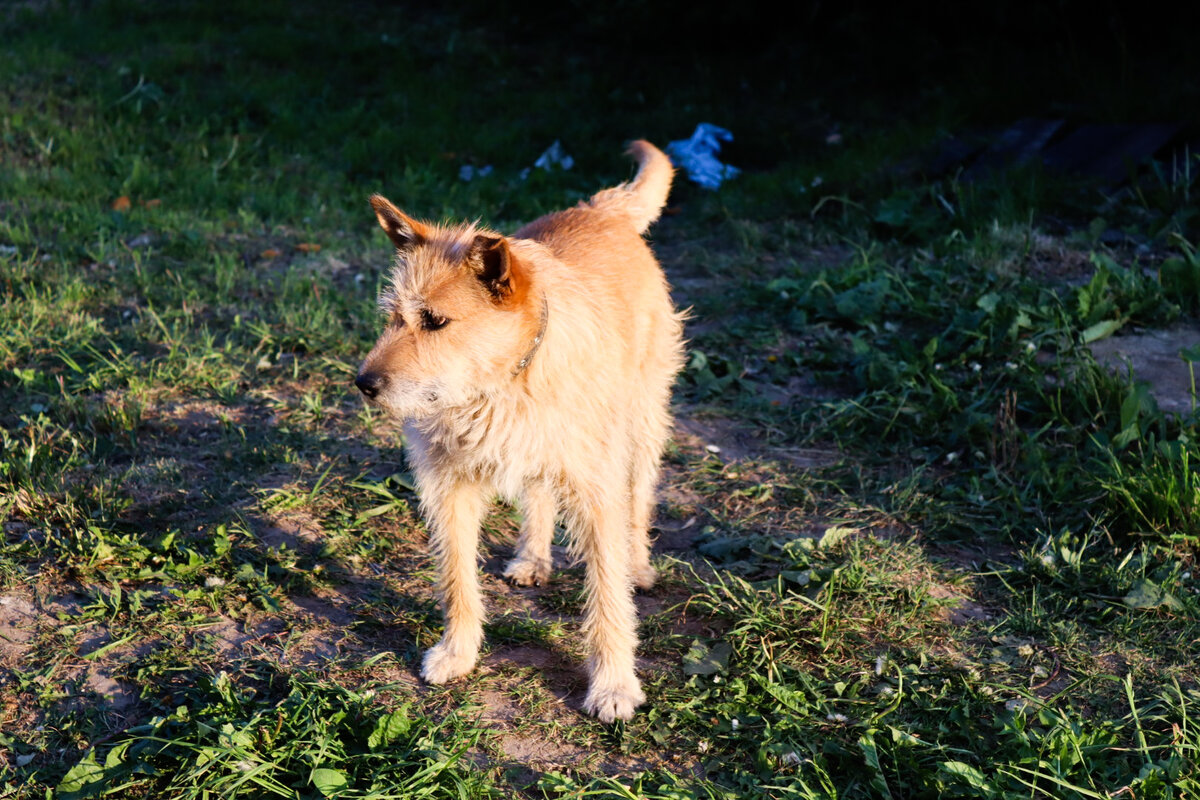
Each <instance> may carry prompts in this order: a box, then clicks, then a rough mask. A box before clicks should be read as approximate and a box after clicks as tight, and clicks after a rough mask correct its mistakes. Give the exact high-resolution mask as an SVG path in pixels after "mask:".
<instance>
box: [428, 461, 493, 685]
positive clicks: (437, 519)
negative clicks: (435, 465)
mask: <svg viewBox="0 0 1200 800" xmlns="http://www.w3.org/2000/svg"><path fill="white" fill-rule="evenodd" d="M439 488H442V489H443V490H442V491H433V492H430V493H429V494H428V495H427V496H426V497H425V498H424V500H423V503H422V505H424V506H425V510H426V519H427V520H428V522H429V545H430V549H431V550H432V551H433V556H434V560H435V561H436V562H437V570H438V595H439V597H440V598H441V601H442V614H443V617H444V619H445V630H444V631H443V633H442V640H441V641H440V642H438V643H437V644H436V645H434V646H433V647H431V648H430V649H429V650H427V651H426V653H425V660H424V662H423V663H422V665H421V677H422V678H424V679H425V680H426V681H428V682H429V683H445V682H446V681H448V680H451V679H453V678H457V677H459V676H460V675H465V674H467V673H468V672H470V671H471V668H472V667H474V666H475V661H476V659H477V658H478V657H479V646H480V645H481V644H482V643H483V617H484V612H483V597H482V595H481V594H480V590H479V570H478V563H477V555H476V553H477V550H478V545H479V523H480V520H481V519H482V517H483V509H484V496H483V491H482V488H481V487H480V486H478V485H476V484H472V483H453V484H450V485H449V486H445V487H439Z"/></svg>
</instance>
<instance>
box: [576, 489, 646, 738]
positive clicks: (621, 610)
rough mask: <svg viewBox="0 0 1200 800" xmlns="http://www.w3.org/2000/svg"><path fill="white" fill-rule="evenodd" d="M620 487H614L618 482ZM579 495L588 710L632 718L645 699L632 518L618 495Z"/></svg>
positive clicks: (602, 718)
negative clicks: (637, 667) (639, 670)
mask: <svg viewBox="0 0 1200 800" xmlns="http://www.w3.org/2000/svg"><path fill="white" fill-rule="evenodd" d="M614 489H615V487H614ZM605 494H606V495H607V496H604V497H596V496H593V497H590V498H587V499H579V500H578V503H577V507H576V508H573V509H571V511H572V512H573V516H574V517H575V520H573V521H574V522H577V523H578V524H577V525H576V526H575V530H577V531H578V534H577V536H578V541H577V542H576V549H577V550H578V552H579V553H580V555H582V556H583V557H584V559H586V561H587V578H586V589H587V597H586V600H585V602H584V622H583V634H584V640H585V642H586V644H587V650H588V673H589V676H590V680H589V681H588V692H587V697H585V698H584V701H583V709H584V711H586V712H587V713H589V714H592V715H594V716H595V717H597V718H599V719H600V721H601V722H612V721H613V720H615V719H629V718H630V717H632V716H633V710H634V709H635V708H637V707H638V706H639V705H641V704H642V703H644V702H645V701H646V696H645V694H643V693H642V687H641V685H640V684H639V683H638V679H637V674H636V673H635V672H634V654H635V651H636V650H637V608H636V606H634V604H633V586H632V585H631V580H630V575H629V517H628V511H627V506H626V504H625V503H624V502H620V501H619V500H618V497H619V496H620V494H623V492H618V491H613V492H607V493H605Z"/></svg>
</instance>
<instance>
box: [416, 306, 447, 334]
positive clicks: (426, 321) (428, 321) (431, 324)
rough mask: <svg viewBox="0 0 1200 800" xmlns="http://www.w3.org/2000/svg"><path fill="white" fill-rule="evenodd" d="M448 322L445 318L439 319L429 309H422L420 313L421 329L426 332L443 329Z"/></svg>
mask: <svg viewBox="0 0 1200 800" xmlns="http://www.w3.org/2000/svg"><path fill="white" fill-rule="evenodd" d="M449 322H450V320H448V319H446V318H445V317H440V316H438V315H437V314H435V313H433V312H432V311H430V310H429V309H424V310H423V311H422V312H421V327H422V328H424V329H425V330H427V331H436V330H438V329H439V328H444V327H446V325H447V324H448V323H449Z"/></svg>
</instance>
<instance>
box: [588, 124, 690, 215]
mask: <svg viewBox="0 0 1200 800" xmlns="http://www.w3.org/2000/svg"><path fill="white" fill-rule="evenodd" d="M626 152H628V153H629V155H631V156H633V158H634V160H635V161H637V164H638V172H637V175H635V176H634V177H633V180H632V181H629V182H628V183H622V184H620V185H619V186H614V187H613V188H611V189H605V190H604V191H602V192H599V193H597V194H596V195H595V196H594V197H593V198H592V199H591V205H592V207H594V208H606V209H613V210H615V211H623V212H624V213H625V214H626V215H628V216H629V218H630V221H632V222H633V227H634V228H636V229H637V232H638V233H645V232H646V231H647V230H648V229H649V228H650V226H651V225H652V224H653V223H654V221H655V220H656V219H658V216H659V214H661V213H662V208H663V206H664V205H666V203H667V194H668V193H669V192H670V191H671V177H672V176H673V175H674V174H675V168H674V167H672V166H671V159H669V158H667V156H666V154H665V153H663V151H661V150H659V149H658V148H657V147H655V146H654V145H652V144H650V143H649V142H647V141H646V140H645V139H638V140H636V141H633V142H630V144H629V149H628V150H627V151H626Z"/></svg>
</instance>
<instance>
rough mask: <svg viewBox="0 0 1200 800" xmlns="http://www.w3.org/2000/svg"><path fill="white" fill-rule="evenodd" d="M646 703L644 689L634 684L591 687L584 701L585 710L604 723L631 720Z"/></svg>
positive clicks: (633, 682)
mask: <svg viewBox="0 0 1200 800" xmlns="http://www.w3.org/2000/svg"><path fill="white" fill-rule="evenodd" d="M644 702H646V695H645V694H644V693H643V692H642V687H641V686H639V685H638V682H637V679H636V678H634V679H633V681H632V683H628V684H621V685H616V686H591V687H589V688H588V693H587V697H586V698H584V701H583V710H584V711H586V712H587V713H589V714H591V715H592V716H593V717H595V718H596V719H598V720H600V721H601V722H604V723H609V722H613V721H615V720H618V719H631V718H632V717H633V710H634V709H635V708H637V707H638V706H640V705H641V704H642V703H644Z"/></svg>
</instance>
